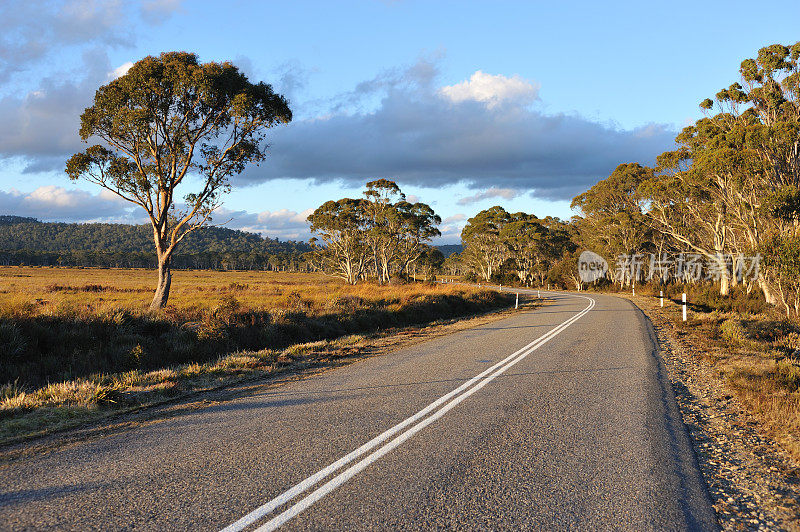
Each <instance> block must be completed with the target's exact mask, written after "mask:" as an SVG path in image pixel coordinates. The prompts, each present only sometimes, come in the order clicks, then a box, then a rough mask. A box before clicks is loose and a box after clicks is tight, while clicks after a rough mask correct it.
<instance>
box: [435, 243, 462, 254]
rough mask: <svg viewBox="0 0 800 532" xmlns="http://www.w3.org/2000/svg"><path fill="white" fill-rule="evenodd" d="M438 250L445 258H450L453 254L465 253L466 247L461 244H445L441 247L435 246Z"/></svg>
mask: <svg viewBox="0 0 800 532" xmlns="http://www.w3.org/2000/svg"><path fill="white" fill-rule="evenodd" d="M434 247H435V248H436V249H438V250H439V251H441V252H442V255H444V256H445V257H449V256H450V255H452V254H453V253H461V252H462V251H464V246H462V245H461V244H443V245H441V246H434Z"/></svg>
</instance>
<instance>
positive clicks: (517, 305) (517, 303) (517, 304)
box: [514, 292, 519, 310]
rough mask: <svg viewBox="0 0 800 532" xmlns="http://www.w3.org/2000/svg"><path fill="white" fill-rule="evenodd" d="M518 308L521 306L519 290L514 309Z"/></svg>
mask: <svg viewBox="0 0 800 532" xmlns="http://www.w3.org/2000/svg"><path fill="white" fill-rule="evenodd" d="M518 308H519V292H517V302H516V303H514V309H515V310H516V309H518Z"/></svg>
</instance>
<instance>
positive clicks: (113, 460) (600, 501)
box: [0, 294, 717, 530]
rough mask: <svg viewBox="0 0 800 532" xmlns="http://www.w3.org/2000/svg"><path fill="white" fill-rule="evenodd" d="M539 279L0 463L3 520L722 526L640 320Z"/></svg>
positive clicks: (17, 525) (127, 524)
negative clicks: (223, 395) (277, 373)
mask: <svg viewBox="0 0 800 532" xmlns="http://www.w3.org/2000/svg"><path fill="white" fill-rule="evenodd" d="M550 296H551V297H553V298H554V301H553V302H552V304H550V305H547V306H545V307H543V308H541V309H539V310H536V311H533V312H524V313H523V312H521V313H519V314H516V315H514V316H512V317H510V318H506V319H503V320H499V321H495V322H492V323H490V324H487V325H484V326H481V327H477V328H474V329H469V330H466V331H462V332H458V333H455V334H452V335H448V336H444V337H439V338H436V339H433V340H430V341H427V342H424V343H421V344H417V345H414V346H411V347H408V348H404V349H402V350H399V351H396V352H394V353H392V354H388V355H385V356H380V357H373V358H369V359H365V360H362V361H359V362H356V363H353V364H351V365H348V366H345V367H341V368H338V369H335V370H331V371H327V372H323V373H321V374H319V375H316V376H314V377H311V378H309V379H306V380H302V381H295V382H290V383H288V384H283V385H279V386H278V385H268V386H263V387H260V388H258V389H257V390H256V391H254V393H252V394H250V395H248V396H246V397H240V398H238V399H235V400H231V401H227V402H223V403H220V404H216V405H213V406H209V407H207V408H204V409H200V410H197V411H194V412H191V413H187V414H184V415H181V416H177V417H173V418H170V419H165V420H163V421H160V422H157V423H151V424H147V425H144V426H140V427H136V428H132V429H130V430H126V431H124V432H121V433H116V434H113V435H110V436H107V437H102V438H96V439H93V440H91V441H86V442H80V443H76V444H72V445H69V446H66V447H63V448H60V449H57V450H54V451H50V452H48V453H45V454H39V455H35V456H31V457H25V458H19V459H17V460H15V461H12V462H8V463H5V464H3V465H0V528H2V529H3V530H22V529H70V530H90V529H104V530H108V529H113V530H123V529H137V530H188V529H200V530H220V529H223V528H225V527H228V526H230V528H229V530H240V529H246V530H251V529H256V528H258V527H262V528H263V529H265V530H266V529H271V528H273V527H275V526H278V525H283V528H284V529H287V530H365V529H372V530H395V529H426V530H428V529H459V530H463V529H469V530H474V529H485V530H497V529H546V530H587V529H609V530H610V529H614V530H620V529H629V530H706V529H716V528H717V525H716V519H715V517H714V512H713V510H712V508H711V503H710V500H709V498H708V495H707V493H706V489H705V485H704V482H703V480H702V477H701V474H700V472H699V470H698V467H697V464H696V460H695V457H694V454H693V451H692V448H691V445H690V443H689V440H688V436H687V434H686V430H685V428H684V426H683V424H682V423H681V421H680V417H679V414H678V411H677V408H676V405H675V399H674V396H673V392H672V389H671V387H670V385H669V382H668V380H667V377H666V374H665V370H664V368H663V366H662V364H661V363H660V361H659V359H658V358H657V355H656V346H655V339H654V335H653V332H652V328H651V326H650V324H649V322H648V321H647V319H646V318H645V317H644V316H643V315H642V314H641V312H640V311H639V310H638V309H636V308H635V307H634V306H633V305H632V304H631V303H630V302H628V301H626V300H623V299H618V298H614V297H610V296H602V295H591V297H590V298H585V297H580V296H577V295H574V294H550ZM537 339H538V341H537ZM448 394H449V395H448ZM431 405H432V406H431ZM386 431H388V433H387V432H386ZM354 451H356V452H354ZM326 468H327V470H326ZM326 473H327V474H326ZM315 474H317V476H316V477H315V476H314V475H315ZM304 482H305V484H301V485H300V487H296V486H297V485H298V484H299V483H304ZM293 487H296V488H295V490H294V491H292V488H293ZM303 488H306V489H303ZM295 492H297V493H295Z"/></svg>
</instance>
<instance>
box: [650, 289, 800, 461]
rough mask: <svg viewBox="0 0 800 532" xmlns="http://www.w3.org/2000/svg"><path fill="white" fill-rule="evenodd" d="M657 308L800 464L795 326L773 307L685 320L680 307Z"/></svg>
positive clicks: (799, 342) (710, 313)
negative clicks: (760, 310) (755, 311)
mask: <svg viewBox="0 0 800 532" xmlns="http://www.w3.org/2000/svg"><path fill="white" fill-rule="evenodd" d="M637 292H638V290H637ZM653 310H655V308H653ZM658 310H659V311H660V312H662V313H664V314H665V315H666V316H667V317H668V318H669V319H670V320H671V321H672V322H673V324H674V325H675V328H676V329H677V330H678V331H681V332H682V333H684V334H686V335H688V338H689V340H690V344H691V345H692V346H693V347H694V348H695V349H696V352H697V353H698V354H699V355H700V356H701V357H702V358H704V359H705V360H706V361H707V362H709V363H710V364H711V365H712V367H713V368H714V370H715V371H716V372H717V373H718V374H719V375H720V376H721V377H722V380H723V382H724V385H725V386H727V387H728V388H729V389H730V391H732V392H733V393H734V394H735V395H736V396H737V397H738V398H739V400H740V401H741V403H742V405H743V406H744V407H745V408H746V409H747V411H748V412H749V413H750V414H752V415H753V417H754V418H755V420H757V422H758V423H759V426H760V428H761V429H762V430H763V431H764V432H765V433H766V434H768V435H770V436H771V437H772V438H774V440H775V441H777V442H779V443H780V444H781V445H782V446H783V448H784V449H786V450H787V451H788V453H789V454H790V455H791V456H792V457H793V458H794V459H796V460H798V461H800V359H798V357H797V355H796V354H795V353H796V352H797V351H796V350H797V349H798V348H800V335H799V334H798V330H799V329H800V328H798V326H797V324H795V323H793V322H789V321H787V320H786V319H785V318H784V316H783V315H782V314H781V313H780V312H778V311H776V310H774V309H772V310H767V311H762V312H759V313H752V314H751V313H743V312H729V311H728V312H724V311H719V310H711V311H708V312H700V311H697V310H695V311H693V312H690V314H689V320H688V321H687V322H683V321H682V317H681V309H680V305H679V304H675V303H673V302H672V301H666V300H665V308H664V309H663V310H662V309H658ZM721 384H722V383H721Z"/></svg>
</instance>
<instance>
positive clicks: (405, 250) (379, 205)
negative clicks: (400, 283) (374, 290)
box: [308, 179, 441, 284]
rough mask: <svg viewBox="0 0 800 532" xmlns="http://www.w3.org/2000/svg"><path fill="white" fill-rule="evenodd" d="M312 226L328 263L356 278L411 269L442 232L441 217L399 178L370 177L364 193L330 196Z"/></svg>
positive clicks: (322, 257) (319, 253) (323, 261)
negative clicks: (408, 195)
mask: <svg viewBox="0 0 800 532" xmlns="http://www.w3.org/2000/svg"><path fill="white" fill-rule="evenodd" d="M308 221H309V222H311V231H312V232H313V233H316V234H318V235H319V237H320V238H321V240H322V243H321V245H318V246H317V257H318V259H319V261H320V263H321V265H322V266H323V269H325V270H328V271H334V272H336V274H337V275H339V276H341V277H342V278H343V279H345V280H346V281H347V282H348V283H351V284H355V283H356V282H357V281H358V280H359V279H361V278H365V277H369V276H370V274H372V276H373V277H374V278H375V279H376V280H377V281H378V282H379V283H385V282H389V279H390V277H391V274H392V273H393V272H395V271H399V272H402V273H405V274H407V273H408V268H409V265H410V264H412V263H414V262H415V261H417V260H418V259H420V257H422V255H423V254H424V253H426V252H427V246H426V242H429V241H430V240H431V239H432V238H433V237H435V236H438V235H439V234H440V233H439V230H438V229H437V228H436V226H437V225H438V224H439V223H440V222H441V218H439V216H438V215H437V214H436V213H435V212H433V209H431V208H430V206H428V205H426V204H424V203H410V202H408V201H406V199H405V194H403V193H402V191H401V190H400V187H399V186H397V184H396V183H395V182H393V181H389V180H387V179H379V180H376V181H370V182H369V183H367V190H366V191H365V192H364V198H363V199H347V198H345V199H341V200H339V201H328V202H326V203H325V204H323V205H321V206H320V207H319V208H318V209H317V210H316V211H314V213H312V214H311V216H309V217H308Z"/></svg>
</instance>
